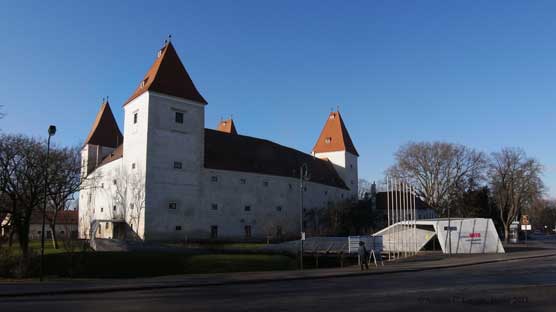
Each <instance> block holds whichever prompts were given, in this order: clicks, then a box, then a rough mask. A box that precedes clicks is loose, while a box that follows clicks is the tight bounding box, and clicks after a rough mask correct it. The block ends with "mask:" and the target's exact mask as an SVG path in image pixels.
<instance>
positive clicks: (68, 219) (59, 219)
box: [30, 210, 78, 225]
mask: <svg viewBox="0 0 556 312" xmlns="http://www.w3.org/2000/svg"><path fill="white" fill-rule="evenodd" d="M52 218H54V213H53V212H52V211H47V212H46V222H50V220H52ZM77 220H78V215H77V210H63V211H58V214H57V215H56V224H75V225H77ZM30 223H31V224H42V213H41V211H35V212H33V213H32V214H31V222H30Z"/></svg>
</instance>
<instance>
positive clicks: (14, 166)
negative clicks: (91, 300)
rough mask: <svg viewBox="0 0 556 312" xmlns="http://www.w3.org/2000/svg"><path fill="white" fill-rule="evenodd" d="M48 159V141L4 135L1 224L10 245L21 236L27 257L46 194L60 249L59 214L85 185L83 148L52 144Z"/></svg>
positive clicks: (1, 143)
mask: <svg viewBox="0 0 556 312" xmlns="http://www.w3.org/2000/svg"><path fill="white" fill-rule="evenodd" d="M46 159H47V145H46V140H40V139H36V138H32V137H28V136H24V135H15V134H1V135H0V217H1V218H2V219H3V220H2V221H4V222H2V225H1V226H2V227H3V229H4V230H5V231H7V232H8V241H9V244H10V245H11V244H12V241H13V240H14V238H17V241H18V243H19V247H20V249H21V252H22V255H23V257H24V258H27V256H28V252H29V229H30V222H31V218H32V216H33V215H37V214H39V215H41V216H42V213H43V212H44V204H45V193H46V207H47V208H46V209H47V212H48V214H47V215H48V218H47V219H46V222H47V225H50V228H51V229H52V242H53V244H54V247H55V248H58V241H57V239H56V217H57V214H58V213H59V212H60V211H63V210H66V209H67V208H68V205H69V204H70V202H71V201H72V200H73V199H74V198H73V196H74V194H76V193H77V192H78V191H79V189H80V187H81V176H80V174H81V166H80V163H81V161H80V153H79V147H57V146H53V147H52V146H51V148H50V153H49V156H48V162H47V161H46ZM45 179H46V180H45ZM45 182H48V183H47V184H46V183H45ZM45 184H46V185H47V186H46V188H45ZM0 243H2V242H1V241H0Z"/></svg>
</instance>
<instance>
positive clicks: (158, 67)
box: [79, 42, 359, 241]
mask: <svg viewBox="0 0 556 312" xmlns="http://www.w3.org/2000/svg"><path fill="white" fill-rule="evenodd" d="M206 107H207V101H206V100H205V99H204V98H203V96H201V94H200V93H199V91H198V90H197V88H196V87H195V85H194V84H193V82H192V80H191V78H190V76H189V74H188V73H187V71H186V70H185V68H184V66H183V64H182V62H181V60H180V59H179V57H178V55H177V53H176V51H175V49H174V47H173V45H172V43H170V42H167V43H166V44H165V45H164V47H162V49H160V50H159V51H158V53H157V56H156V58H155V61H154V63H153V65H152V66H151V68H150V69H149V70H148V72H147V74H146V75H145V76H144V77H143V79H141V80H140V82H139V84H138V86H137V89H136V90H135V91H134V92H133V94H132V95H131V97H130V98H129V99H128V100H127V101H126V102H125V103H124V104H123V110H124V121H123V130H124V131H123V134H122V132H120V129H119V127H118V124H117V122H116V120H115V118H114V116H113V114H112V111H111V108H110V105H109V104H108V102H107V101H106V102H104V103H103V104H102V106H101V109H100V111H99V113H98V115H97V117H96V119H95V122H94V124H93V127H92V129H91V131H90V133H89V135H88V137H87V139H86V140H85V143H84V145H83V149H82V161H83V164H82V168H83V169H82V170H83V176H85V181H84V186H85V189H84V190H82V191H81V193H80V201H79V204H80V206H79V235H80V237H82V238H91V237H93V236H94V237H103V238H130V237H134V238H139V239H142V240H149V241H168V240H174V241H175V240H204V239H217V240H221V239H222V240H243V239H247V240H249V239H262V238H265V237H267V236H269V235H271V236H272V237H298V236H299V230H300V229H299V226H300V224H299V217H300V215H299V214H300V206H301V199H300V198H301V196H300V193H301V192H303V206H304V207H305V208H307V209H311V208H320V207H326V206H327V205H329V204H330V203H339V202H343V201H352V200H356V198H357V177H358V174H357V170H358V169H357V158H358V156H359V155H358V153H357V151H356V149H355V146H354V144H353V142H352V141H351V138H350V136H349V133H348V131H347V128H346V126H345V124H344V122H343V120H342V117H341V115H340V112H338V111H336V112H332V113H330V114H329V116H328V118H327V120H326V123H325V126H324V128H323V130H322V132H321V135H320V137H319V138H318V140H317V143H316V144H315V147H314V148H313V150H312V152H311V154H308V153H304V152H301V151H298V150H295V149H292V148H289V147H286V146H283V145H280V144H277V143H274V142H271V141H268V140H265V139H260V138H255V137H250V136H244V135H241V134H238V132H237V129H236V125H235V124H234V121H233V120H231V119H229V120H224V121H222V122H221V123H220V124H219V125H218V129H217V130H212V129H207V128H205V108H206ZM265 117H266V118H270V117H271V116H265ZM302 166H306V167H307V169H308V173H309V179H308V181H306V184H305V187H304V189H303V190H302V191H301V189H300V179H299V177H300V168H301V167H302Z"/></svg>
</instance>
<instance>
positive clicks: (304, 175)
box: [299, 163, 309, 271]
mask: <svg viewBox="0 0 556 312" xmlns="http://www.w3.org/2000/svg"><path fill="white" fill-rule="evenodd" d="M307 180H309V169H308V168H307V164H306V163H303V164H302V165H301V167H300V168H299V187H300V188H299V198H300V200H299V202H300V204H299V229H300V233H299V235H300V236H299V246H300V254H299V267H300V269H301V270H302V271H303V241H304V240H305V233H304V232H303V193H304V191H305V187H304V185H303V184H304V183H303V181H307Z"/></svg>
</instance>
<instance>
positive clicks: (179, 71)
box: [124, 42, 207, 106]
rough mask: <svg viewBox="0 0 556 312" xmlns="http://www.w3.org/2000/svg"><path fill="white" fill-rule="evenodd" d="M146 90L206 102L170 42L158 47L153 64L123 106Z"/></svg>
mask: <svg viewBox="0 0 556 312" xmlns="http://www.w3.org/2000/svg"><path fill="white" fill-rule="evenodd" d="M146 91H154V92H159V93H162V94H166V95H171V96H175V97H179V98H183V99H187V100H191V101H195V102H197V103H201V104H207V101H205V99H204V98H203V96H201V94H200V93H199V91H197V88H196V87H195V85H194V84H193V81H192V80H191V77H189V74H188V73H187V71H186V70H185V67H184V66H183V64H182V62H181V60H180V58H179V56H178V54H177V53H176V50H175V49H174V46H173V45H172V43H171V42H167V43H166V44H165V45H164V47H162V49H160V51H159V52H158V55H157V58H156V60H155V61H154V63H153V65H152V66H151V68H150V69H149V70H148V71H147V74H146V75H145V77H143V79H142V80H141V81H140V82H139V86H137V89H135V91H134V92H133V94H132V95H131V96H130V97H129V99H128V100H127V101H126V102H125V103H124V106H125V105H126V104H127V103H129V102H131V101H133V100H134V99H135V98H137V97H138V96H140V95H141V94H143V93H144V92H146Z"/></svg>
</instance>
